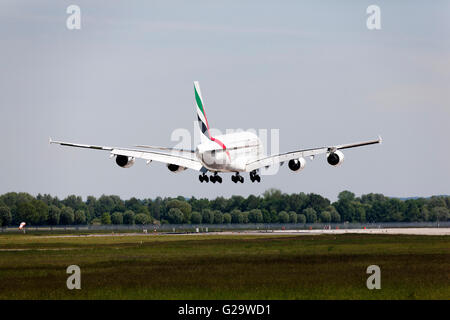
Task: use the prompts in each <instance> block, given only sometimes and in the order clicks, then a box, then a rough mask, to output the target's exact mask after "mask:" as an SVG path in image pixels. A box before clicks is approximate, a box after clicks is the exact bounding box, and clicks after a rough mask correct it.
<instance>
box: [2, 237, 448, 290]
mask: <svg viewBox="0 0 450 320" xmlns="http://www.w3.org/2000/svg"><path fill="white" fill-rule="evenodd" d="M72 264H76V265H78V266H79V267H80V268H81V290H68V289H67V287H66V280H67V277H68V276H69V275H68V274H66V268H67V267H68V266H69V265H72ZM373 264H375V265H378V266H380V268H381V290H368V289H367V287H366V280H367V277H368V276H369V275H368V274H366V268H367V267H368V266H369V265H373ZM0 299H450V237H449V236H406V235H356V234H353V235H352V234H344V235H299V236H275V235H264V236H243V235H231V236H221V235H209V236H207V235H205V236H203V235H195V236H186V235H158V236H155V235H149V236H126V237H118V236H116V237H78V238H61V237H56V238H49V237H45V235H43V234H38V235H19V234H5V235H0Z"/></svg>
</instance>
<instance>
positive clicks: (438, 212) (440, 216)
mask: <svg viewBox="0 0 450 320" xmlns="http://www.w3.org/2000/svg"><path fill="white" fill-rule="evenodd" d="M430 218H431V219H430V220H431V221H447V219H448V209H447V208H446V207H443V206H439V207H434V208H433V209H432V210H431V215H430Z"/></svg>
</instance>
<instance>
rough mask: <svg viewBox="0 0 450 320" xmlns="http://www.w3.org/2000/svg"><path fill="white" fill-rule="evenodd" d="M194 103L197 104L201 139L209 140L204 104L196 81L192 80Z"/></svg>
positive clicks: (203, 140)
mask: <svg viewBox="0 0 450 320" xmlns="http://www.w3.org/2000/svg"><path fill="white" fill-rule="evenodd" d="M194 94H195V104H196V106H197V120H198V125H199V127H200V131H201V133H202V134H201V141H202V142H205V141H207V140H211V135H210V133H209V125H208V120H207V119H206V113H205V105H204V103H203V98H202V93H201V92H200V85H199V83H198V81H194Z"/></svg>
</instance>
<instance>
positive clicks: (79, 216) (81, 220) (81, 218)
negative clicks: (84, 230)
mask: <svg viewBox="0 0 450 320" xmlns="http://www.w3.org/2000/svg"><path fill="white" fill-rule="evenodd" d="M73 222H74V223H75V224H86V213H84V210H77V211H75V212H74V219H73Z"/></svg>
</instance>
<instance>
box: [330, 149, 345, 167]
mask: <svg viewBox="0 0 450 320" xmlns="http://www.w3.org/2000/svg"><path fill="white" fill-rule="evenodd" d="M327 161H328V163H329V164H331V165H332V166H335V167H337V166H339V165H341V164H342V162H343V161H344V154H343V153H342V151H339V150H336V151H334V152H331V153H329V154H328V156H327Z"/></svg>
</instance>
